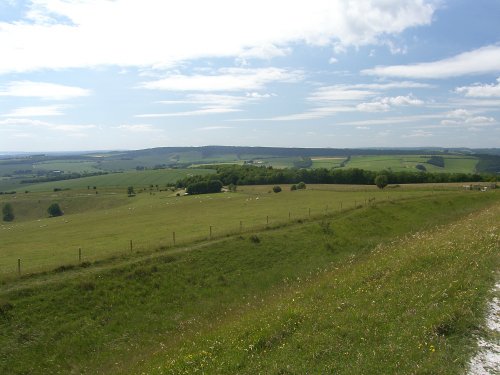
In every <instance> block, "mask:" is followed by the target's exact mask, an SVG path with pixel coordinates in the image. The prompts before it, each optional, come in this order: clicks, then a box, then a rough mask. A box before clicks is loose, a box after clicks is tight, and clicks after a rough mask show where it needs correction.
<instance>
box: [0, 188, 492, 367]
mask: <svg viewBox="0 0 500 375" xmlns="http://www.w3.org/2000/svg"><path fill="white" fill-rule="evenodd" d="M495 202H498V195H497V194H495V193H488V194H479V193H470V194H465V193H458V192H457V193H452V194H443V195H434V196H432V195H430V196H426V197H414V198H412V199H408V200H404V201H398V202H385V203H379V204H376V205H373V206H370V207H365V208H361V209H357V210H351V211H349V212H344V213H343V214H339V213H331V214H329V215H327V216H323V217H321V218H320V219H318V220H312V221H302V222H293V223H291V224H287V225H283V226H280V227H278V228H276V229H273V230H263V231H261V232H254V233H248V234H242V235H236V236H233V237H230V238H227V239H224V240H221V241H217V242H212V243H207V244H206V245H203V244H202V245H199V246H197V247H196V246H195V247H186V248H182V247H181V248H176V249H171V250H167V251H162V252H160V253H157V254H152V255H148V256H145V257H141V256H140V255H136V256H132V255H131V256H129V257H128V258H124V259H115V260H112V261H108V262H104V263H98V264H95V265H91V266H90V267H87V268H77V269H74V270H69V271H66V272H54V273H48V274H43V275H39V276H31V277H24V278H21V279H14V280H11V281H5V282H4V284H3V285H2V286H1V288H0V301H1V302H0V358H2V361H0V372H2V373H11V374H22V373H30V374H46V373H52V374H58V373H61V374H63V373H64V374H67V373H89V374H90V373H92V374H94V373H117V374H118V373H119V374H123V373H131V374H132V373H133V374H137V373H146V374H179V373H186V374H191V373H195V372H204V373H214V374H224V373H227V374H234V373H240V374H255V373H259V372H260V373H262V372H264V373H305V372H312V373H342V374H352V373H357V374H358V373H359V374H363V373H366V374H373V373H412V372H414V371H415V369H416V368H418V369H420V370H419V371H421V372H422V373H440V374H447V373H449V374H454V373H457V372H462V371H463V369H464V368H465V366H466V361H467V358H468V355H469V353H470V352H471V350H472V346H471V345H472V338H471V335H472V333H473V331H474V329H475V327H478V325H479V324H480V321H481V317H482V313H483V311H484V306H485V304H484V299H485V297H486V296H487V290H488V288H489V287H490V286H491V285H492V283H493V274H492V271H493V270H495V269H496V268H497V267H498V261H499V259H498V254H499V253H498V246H499V243H498V241H499V237H498V230H497V229H498V225H499V222H498V218H499V217H500V207H499V206H498V203H495ZM488 206H489V207H491V208H489V209H486V210H485V209H484V208H485V207H488ZM478 210H482V211H481V212H479V213H475V214H474V216H469V215H470V214H472V213H474V212H477V211H478ZM436 225H440V227H439V228H435V226H436Z"/></svg>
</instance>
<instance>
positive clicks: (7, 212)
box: [2, 203, 15, 221]
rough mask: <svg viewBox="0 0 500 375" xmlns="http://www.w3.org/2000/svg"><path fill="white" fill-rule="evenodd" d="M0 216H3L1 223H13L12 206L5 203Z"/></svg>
mask: <svg viewBox="0 0 500 375" xmlns="http://www.w3.org/2000/svg"><path fill="white" fill-rule="evenodd" d="M2 215H3V221H13V220H14V218H15V216H14V208H13V207H12V204H10V203H5V205H4V206H3V207H2Z"/></svg>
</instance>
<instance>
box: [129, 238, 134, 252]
mask: <svg viewBox="0 0 500 375" xmlns="http://www.w3.org/2000/svg"><path fill="white" fill-rule="evenodd" d="M133 249H134V246H133V244H132V240H130V251H133Z"/></svg>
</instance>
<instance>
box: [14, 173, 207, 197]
mask: <svg viewBox="0 0 500 375" xmlns="http://www.w3.org/2000/svg"><path fill="white" fill-rule="evenodd" d="M209 173H215V171H213V170H208V169H158V170H147V171H134V172H123V173H111V174H107V175H101V176H91V177H83V178H77V179H72V180H63V181H53V182H43V183H38V184H18V185H17V186H15V187H11V189H14V188H15V189H18V190H20V191H24V190H28V191H30V192H38V191H51V190H53V189H54V188H60V189H85V188H87V186H90V187H91V188H92V187H93V186H96V187H98V188H102V187H122V188H125V189H126V188H127V186H135V187H136V188H137V187H145V186H149V185H160V186H165V185H166V184H173V183H175V182H176V181H177V180H179V179H181V178H184V177H186V176H189V175H194V174H199V175H204V174H209Z"/></svg>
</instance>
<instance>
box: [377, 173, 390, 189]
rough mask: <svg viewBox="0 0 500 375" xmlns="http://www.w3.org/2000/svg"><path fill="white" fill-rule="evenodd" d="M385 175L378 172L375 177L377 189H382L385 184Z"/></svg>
mask: <svg viewBox="0 0 500 375" xmlns="http://www.w3.org/2000/svg"><path fill="white" fill-rule="evenodd" d="M387 181H388V180H387V176H386V175H385V174H379V175H378V176H377V177H375V185H377V187H378V188H379V189H383V188H385V187H386V186H387V183H388V182H387Z"/></svg>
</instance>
